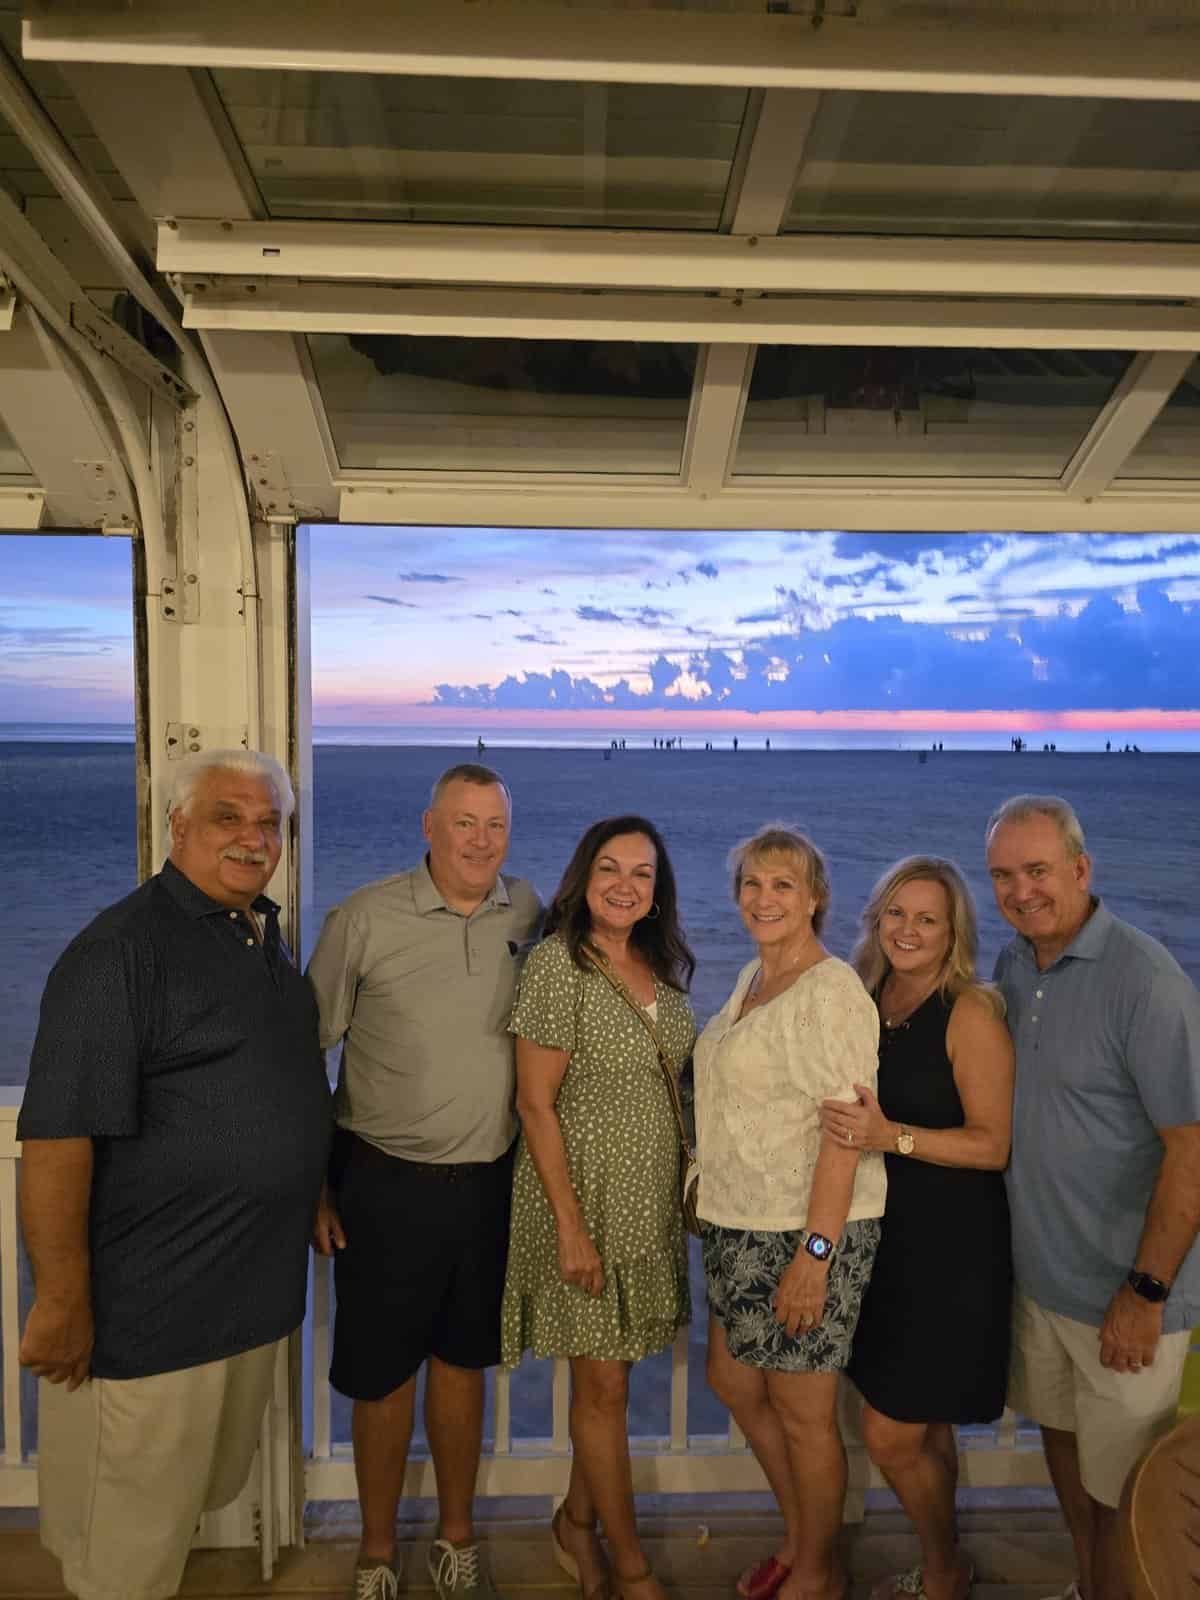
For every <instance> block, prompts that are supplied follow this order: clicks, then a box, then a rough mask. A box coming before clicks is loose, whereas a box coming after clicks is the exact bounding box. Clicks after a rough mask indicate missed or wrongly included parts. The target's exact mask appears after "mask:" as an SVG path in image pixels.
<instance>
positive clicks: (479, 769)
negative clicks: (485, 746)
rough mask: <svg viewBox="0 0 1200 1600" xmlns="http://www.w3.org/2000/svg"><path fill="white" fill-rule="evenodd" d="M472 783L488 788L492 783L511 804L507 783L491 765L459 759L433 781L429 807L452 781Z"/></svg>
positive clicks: (440, 796)
mask: <svg viewBox="0 0 1200 1600" xmlns="http://www.w3.org/2000/svg"><path fill="white" fill-rule="evenodd" d="M460 781H461V782H463V783H473V784H476V785H477V786H478V787H479V788H480V789H490V788H492V786H493V785H494V786H495V787H496V788H497V789H501V790H503V791H504V798H505V799H506V800H507V801H508V803H509V806H510V807H511V805H512V795H511V794H510V793H509V792H508V785H507V784H506V783H505V781H504V779H503V778H502V777H501V776H500V774H499V773H498V772H495V771H494V770H493V769H492V768H491V767H485V766H483V765H482V764H481V763H480V762H478V761H460V762H459V763H458V765H457V766H453V767H447V768H446V770H445V772H443V773H442V775H441V777H440V778H438V779H437V781H436V782H435V783H434V785H433V788H432V789H430V791H429V809H430V810H431V811H432V810H433V808H434V806H436V805H437V803H438V801H439V800H440V799H441V798H442V795H443V794H444V793H445V792H446V790H447V789H448V788H449V787H450V785H451V784H452V783H458V782H460Z"/></svg>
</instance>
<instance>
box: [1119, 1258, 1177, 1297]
mask: <svg viewBox="0 0 1200 1600" xmlns="http://www.w3.org/2000/svg"><path fill="white" fill-rule="evenodd" d="M1125 1282H1126V1283H1127V1284H1128V1285H1129V1287H1130V1288H1131V1289H1132V1290H1133V1292H1134V1294H1140V1295H1141V1297H1142V1299H1143V1300H1151V1301H1153V1302H1154V1304H1155V1305H1161V1304H1162V1302H1163V1301H1164V1300H1165V1299H1166V1298H1167V1296H1168V1295H1169V1294H1170V1292H1171V1285H1170V1284H1169V1283H1164V1282H1163V1281H1162V1279H1161V1278H1152V1277H1151V1276H1150V1274H1149V1273H1148V1272H1139V1271H1138V1269H1137V1268H1136V1267H1132V1268H1131V1269H1130V1272H1129V1276H1128V1277H1127V1278H1126V1279H1125Z"/></svg>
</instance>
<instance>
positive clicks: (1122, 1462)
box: [987, 795, 1200, 1600]
mask: <svg viewBox="0 0 1200 1600" xmlns="http://www.w3.org/2000/svg"><path fill="white" fill-rule="evenodd" d="M987 858H988V870H989V872H990V873H991V878H992V886H993V889H994V891H995V895H996V903H997V905H998V906H999V907H1000V910H1001V912H1002V913H1003V915H1004V917H1005V919H1006V920H1007V921H1008V922H1009V923H1010V924H1011V925H1012V926H1013V927H1014V928H1015V929H1016V931H1017V935H1018V936H1017V938H1016V939H1014V940H1013V942H1012V943H1011V944H1010V945H1009V946H1008V947H1007V948H1006V949H1005V950H1004V951H1003V952H1002V953H1001V955H1000V959H999V961H998V963H997V965H996V981H997V983H998V984H999V986H1000V988H1001V990H1002V991H1003V993H1004V998H1005V1000H1006V1001H1007V1003H1008V1020H1009V1026H1010V1028H1011V1029H1012V1035H1013V1041H1014V1044H1015V1045H1016V1052H1017V1079H1016V1099H1015V1105H1014V1110H1013V1140H1012V1163H1011V1166H1010V1169H1009V1174H1008V1189H1009V1201H1010V1205H1011V1210H1012V1229H1013V1256H1014V1265H1015V1271H1016V1285H1017V1297H1016V1303H1015V1310H1014V1326H1013V1367H1012V1378H1011V1383H1010V1389H1009V1403H1010V1404H1011V1405H1012V1406H1013V1408H1014V1409H1015V1410H1017V1411H1018V1412H1021V1413H1023V1414H1024V1415H1026V1416H1029V1417H1032V1418H1033V1419H1034V1421H1036V1422H1038V1423H1039V1424H1040V1425H1041V1429H1042V1440H1043V1444H1044V1447H1045V1451H1046V1461H1047V1464H1048V1466H1049V1469H1050V1476H1051V1479H1052V1480H1053V1483H1054V1487H1055V1490H1056V1492H1057V1494H1058V1498H1059V1501H1060V1503H1061V1505H1062V1510H1063V1515H1064V1517H1065V1519H1066V1522H1067V1526H1068V1528H1069V1530H1070V1533H1071V1537H1072V1541H1073V1543H1074V1546H1075V1552H1076V1557H1077V1560H1078V1566H1079V1576H1078V1579H1077V1580H1076V1582H1075V1583H1074V1584H1072V1585H1071V1586H1070V1587H1069V1589H1068V1591H1067V1594H1068V1595H1069V1596H1071V1600H1077V1597H1078V1596H1079V1595H1082V1596H1083V1597H1084V1600H1121V1597H1123V1596H1124V1594H1125V1589H1124V1585H1123V1582H1122V1578H1121V1571H1120V1561H1119V1555H1118V1544H1117V1518H1116V1507H1117V1504H1118V1502H1119V1500H1120V1496H1121V1488H1122V1485H1123V1483H1124V1481H1125V1478H1126V1476H1127V1474H1128V1472H1129V1470H1130V1468H1131V1467H1132V1466H1133V1464H1134V1462H1135V1461H1136V1460H1137V1457H1138V1456H1139V1455H1140V1454H1141V1452H1142V1450H1143V1449H1144V1448H1145V1447H1146V1446H1147V1444H1149V1443H1150V1441H1151V1440H1152V1439H1153V1438H1154V1437H1155V1435H1156V1434H1157V1433H1159V1432H1161V1431H1162V1430H1164V1429H1165V1428H1167V1427H1168V1426H1169V1425H1170V1423H1171V1421H1172V1418H1173V1416H1174V1413H1175V1408H1176V1405H1177V1403H1178V1399H1179V1388H1180V1382H1181V1379H1182V1374H1183V1363H1184V1359H1185V1356H1186V1354H1187V1348H1188V1342H1189V1330H1190V1329H1191V1328H1192V1326H1193V1325H1194V1324H1195V1323H1197V1322H1200V1245H1198V1244H1197V1242H1196V1241H1197V1232H1198V1231H1200V997H1198V996H1197V993H1196V988H1195V985H1194V984H1193V983H1192V982H1191V980H1190V979H1189V978H1188V977H1187V975H1186V974H1185V973H1184V972H1183V971H1182V970H1181V968H1180V967H1179V965H1178V964H1177V962H1176V961H1175V960H1174V959H1173V958H1172V957H1171V956H1170V955H1169V954H1168V952H1167V951H1166V950H1165V949H1164V948H1163V947H1162V945H1161V944H1159V943H1158V942H1157V940H1155V939H1151V938H1150V937H1149V936H1148V935H1147V934H1144V933H1141V932H1140V931H1139V930H1138V929H1136V928H1133V927H1130V926H1129V924H1128V923H1125V922H1122V921H1120V920H1119V919H1118V918H1117V917H1114V916H1113V915H1112V913H1111V912H1110V911H1108V910H1106V909H1105V907H1104V906H1103V905H1102V904H1101V903H1100V901H1099V900H1098V899H1096V898H1095V897H1094V896H1093V895H1092V894H1091V892H1090V886H1091V874H1092V864H1091V861H1090V859H1089V858H1088V856H1087V854H1086V851H1085V848H1084V838H1083V830H1082V829H1081V828H1080V825H1079V821H1078V818H1077V817H1076V816H1075V813H1074V811H1073V810H1072V809H1071V807H1070V806H1069V805H1068V804H1067V802H1066V801H1065V800H1060V799H1058V798H1056V797H1055V796H1051V795H1018V796H1017V797H1016V798H1014V799H1012V800H1008V801H1006V802H1005V804H1004V805H1002V806H1001V807H1000V809H999V810H998V811H996V812H995V813H994V814H993V816H992V818H991V820H990V821H989V823H988V830H987Z"/></svg>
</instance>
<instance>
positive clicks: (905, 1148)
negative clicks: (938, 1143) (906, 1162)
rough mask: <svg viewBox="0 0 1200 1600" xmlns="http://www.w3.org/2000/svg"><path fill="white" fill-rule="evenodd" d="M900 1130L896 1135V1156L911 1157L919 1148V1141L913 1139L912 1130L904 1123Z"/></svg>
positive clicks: (901, 1124)
mask: <svg viewBox="0 0 1200 1600" xmlns="http://www.w3.org/2000/svg"><path fill="white" fill-rule="evenodd" d="M899 1130H900V1131H899V1132H898V1133H897V1135H896V1154H897V1155H898V1156H910V1155H912V1153H913V1151H914V1150H915V1149H916V1148H917V1141H916V1139H915V1138H914V1137H913V1131H912V1129H911V1128H906V1127H905V1126H904V1124H903V1123H900V1124H899Z"/></svg>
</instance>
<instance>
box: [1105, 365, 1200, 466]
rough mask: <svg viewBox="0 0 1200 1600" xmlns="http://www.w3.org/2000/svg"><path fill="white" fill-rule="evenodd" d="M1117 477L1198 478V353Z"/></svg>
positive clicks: (1199, 427)
mask: <svg viewBox="0 0 1200 1600" xmlns="http://www.w3.org/2000/svg"><path fill="white" fill-rule="evenodd" d="M1118 478H1200V357H1197V359H1196V360H1195V361H1193V362H1192V364H1191V366H1190V367H1189V368H1188V370H1187V376H1186V377H1185V378H1184V380H1183V382H1182V383H1181V384H1180V385H1179V387H1178V388H1177V389H1176V390H1175V393H1174V394H1173V395H1172V396H1171V398H1170V399H1169V400H1168V401H1167V403H1166V405H1165V406H1164V407H1163V409H1162V410H1161V411H1160V412H1159V414H1158V416H1157V417H1155V419H1154V421H1153V423H1152V424H1151V426H1150V428H1149V430H1148V432H1147V433H1146V436H1145V438H1144V439H1143V440H1142V442H1141V444H1139V445H1138V447H1137V449H1136V450H1135V451H1134V452H1133V455H1132V456H1130V458H1129V460H1128V461H1127V462H1126V463H1125V465H1124V466H1123V467H1122V468H1121V471H1120V473H1119V474H1118Z"/></svg>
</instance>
